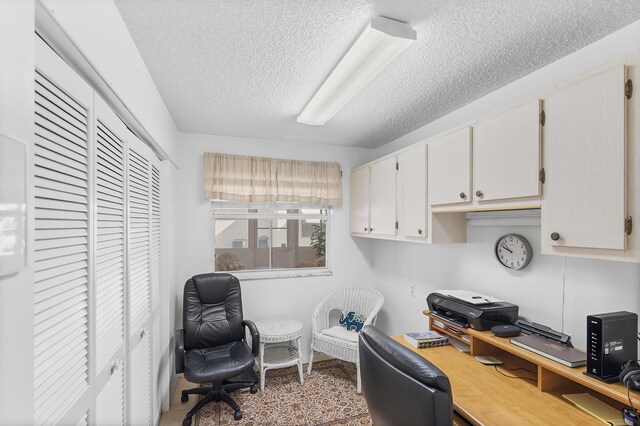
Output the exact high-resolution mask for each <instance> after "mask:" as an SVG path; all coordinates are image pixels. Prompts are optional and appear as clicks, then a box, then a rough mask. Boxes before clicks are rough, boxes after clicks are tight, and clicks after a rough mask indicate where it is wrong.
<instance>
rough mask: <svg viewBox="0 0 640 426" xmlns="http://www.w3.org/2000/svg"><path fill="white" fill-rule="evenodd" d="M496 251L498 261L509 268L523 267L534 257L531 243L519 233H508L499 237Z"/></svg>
mask: <svg viewBox="0 0 640 426" xmlns="http://www.w3.org/2000/svg"><path fill="white" fill-rule="evenodd" d="M494 251H495V253H496V257H497V258H498V261H499V262H500V263H501V264H502V265H503V266H505V267H507V268H509V269H522V268H524V267H525V266H527V265H528V264H529V262H531V258H532V257H533V250H531V244H529V241H527V239H526V238H525V237H523V236H522V235H518V234H506V235H503V236H502V237H500V238H498V241H496V247H495V249H494Z"/></svg>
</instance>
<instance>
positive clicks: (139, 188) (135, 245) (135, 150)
mask: <svg viewBox="0 0 640 426" xmlns="http://www.w3.org/2000/svg"><path fill="white" fill-rule="evenodd" d="M127 143H128V146H129V148H128V165H127V168H128V188H127V192H128V194H127V196H128V205H129V208H128V215H129V216H128V221H129V248H128V265H129V280H128V288H127V294H128V312H129V315H128V318H129V320H128V339H129V349H128V352H129V369H128V371H129V375H128V386H127V389H128V392H127V395H128V407H129V408H128V419H129V421H128V422H127V423H128V424H131V425H135V426H139V425H150V424H151V419H152V416H151V408H152V396H151V389H152V379H151V377H152V375H151V367H152V357H151V328H152V321H151V318H152V316H151V303H152V300H151V299H152V294H151V291H152V275H153V273H152V250H151V248H152V232H151V231H152V204H153V200H152V185H153V179H152V169H151V167H152V161H153V158H154V157H155V156H154V155H153V153H152V152H151V150H150V149H149V148H148V147H147V146H145V145H144V144H143V143H142V142H141V141H140V140H139V139H138V138H137V137H136V136H135V135H134V134H133V133H131V132H127Z"/></svg>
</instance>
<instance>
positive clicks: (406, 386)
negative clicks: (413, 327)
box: [359, 325, 453, 426]
mask: <svg viewBox="0 0 640 426" xmlns="http://www.w3.org/2000/svg"><path fill="white" fill-rule="evenodd" d="M359 346H360V371H361V375H362V393H363V394H364V396H365V399H366V400H367V406H368V407H369V413H370V414H371V418H372V420H373V424H375V425H380V426H385V425H403V424H412V425H429V426H444V425H447V426H450V425H451V424H452V421H453V400H452V396H451V385H450V384H449V379H448V378H447V376H446V375H445V374H444V373H443V372H442V371H440V370H439V369H438V368H437V367H436V366H434V365H433V364H431V363H430V362H429V361H427V360H426V359H425V358H423V357H421V356H420V355H418V354H416V353H415V352H413V351H411V350H409V349H407V348H405V347H404V346H402V345H401V344H399V343H398V342H396V341H394V340H393V339H391V338H389V337H388V336H387V335H385V334H384V333H382V332H380V331H379V330H378V329H377V328H375V327H374V326H371V325H368V326H365V327H364V329H363V330H362V332H361V333H360V337H359Z"/></svg>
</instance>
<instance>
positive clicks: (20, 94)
mask: <svg viewBox="0 0 640 426" xmlns="http://www.w3.org/2000/svg"><path fill="white" fill-rule="evenodd" d="M33 13H34V3H33V0H0V64H2V66H0V93H1V94H2V95H0V133H1V134H3V135H5V136H8V137H11V138H13V139H16V140H18V141H20V142H22V143H23V144H24V145H25V148H26V152H27V158H28V159H30V157H31V156H30V155H29V154H30V153H31V152H32V150H33V134H34V120H33V103H34V88H33V80H34V77H35V75H34V65H35V62H34V49H33V47H34V45H33V31H34V22H33ZM31 163H32V162H31V161H29V162H28V168H27V170H28V173H29V172H30V171H31ZM25 178H26V177H25ZM31 197H32V191H31V190H30V189H28V192H27V200H29V199H31ZM27 209H28V210H27V215H28V216H27V220H28V221H27V232H28V236H30V235H31V234H30V230H32V229H33V225H34V222H33V219H32V218H33V214H32V213H33V205H30V204H28V205H27ZM27 250H28V252H27V263H28V264H29V263H31V261H32V259H33V255H32V248H31V247H29V246H27ZM32 301H33V272H32V270H31V269H30V268H27V269H25V270H23V271H21V272H19V273H17V274H13V275H10V276H4V277H0V342H2V343H1V344H0V348H1V349H0V378H1V380H0V424H11V425H21V424H27V423H28V422H30V421H31V418H30V417H29V416H25V413H28V414H30V413H32V412H33V356H32V355H33V303H32ZM25 418H28V420H26V419H25Z"/></svg>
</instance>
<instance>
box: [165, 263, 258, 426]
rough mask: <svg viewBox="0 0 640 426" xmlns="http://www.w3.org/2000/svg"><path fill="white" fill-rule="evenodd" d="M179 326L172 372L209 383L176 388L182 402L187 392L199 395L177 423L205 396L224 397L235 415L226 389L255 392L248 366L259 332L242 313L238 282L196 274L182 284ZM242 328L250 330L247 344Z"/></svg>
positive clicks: (227, 276) (188, 417) (185, 425)
mask: <svg viewBox="0 0 640 426" xmlns="http://www.w3.org/2000/svg"><path fill="white" fill-rule="evenodd" d="M183 311H184V312H183V316H182V318H183V324H182V326H183V327H184V329H182V330H177V331H176V338H175V341H176V373H182V372H184V377H185V379H187V380H188V381H190V382H192V383H211V384H212V386H211V387H198V388H194V389H188V390H183V391H182V402H186V401H187V400H188V399H189V394H199V395H204V397H203V398H202V399H201V400H200V401H198V403H197V404H196V405H195V406H194V407H193V408H192V409H191V410H190V411H189V412H188V413H187V415H186V417H185V419H184V420H183V421H182V425H183V426H189V425H190V424H191V417H192V416H193V415H194V414H195V413H196V412H197V411H198V410H199V409H200V408H202V407H204V406H205V405H206V404H208V403H209V402H211V401H224V402H226V403H227V404H229V405H230V406H231V408H233V410H234V411H235V413H234V418H235V419H236V420H240V419H241V418H242V411H241V410H240V407H239V406H238V404H237V403H236V402H235V401H234V400H233V398H231V396H230V395H229V393H228V392H231V391H233V390H237V389H240V388H246V387H250V388H251V393H256V392H257V391H258V388H257V386H256V384H257V383H258V378H257V376H256V374H255V373H254V371H253V366H254V364H255V357H256V356H257V355H258V350H259V344H260V343H259V342H260V334H259V333H258V329H257V328H256V326H255V324H254V323H253V322H251V321H249V320H245V319H243V318H242V298H241V295H240V283H239V282H238V279H237V278H236V277H234V276H233V275H231V274H214V273H211V274H201V275H195V276H193V277H192V278H191V279H189V280H188V281H187V282H186V284H185V286H184V300H183ZM245 327H247V328H248V329H249V332H250V333H251V343H252V345H251V346H252V347H251V349H249V347H248V346H247V343H246V340H245Z"/></svg>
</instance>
